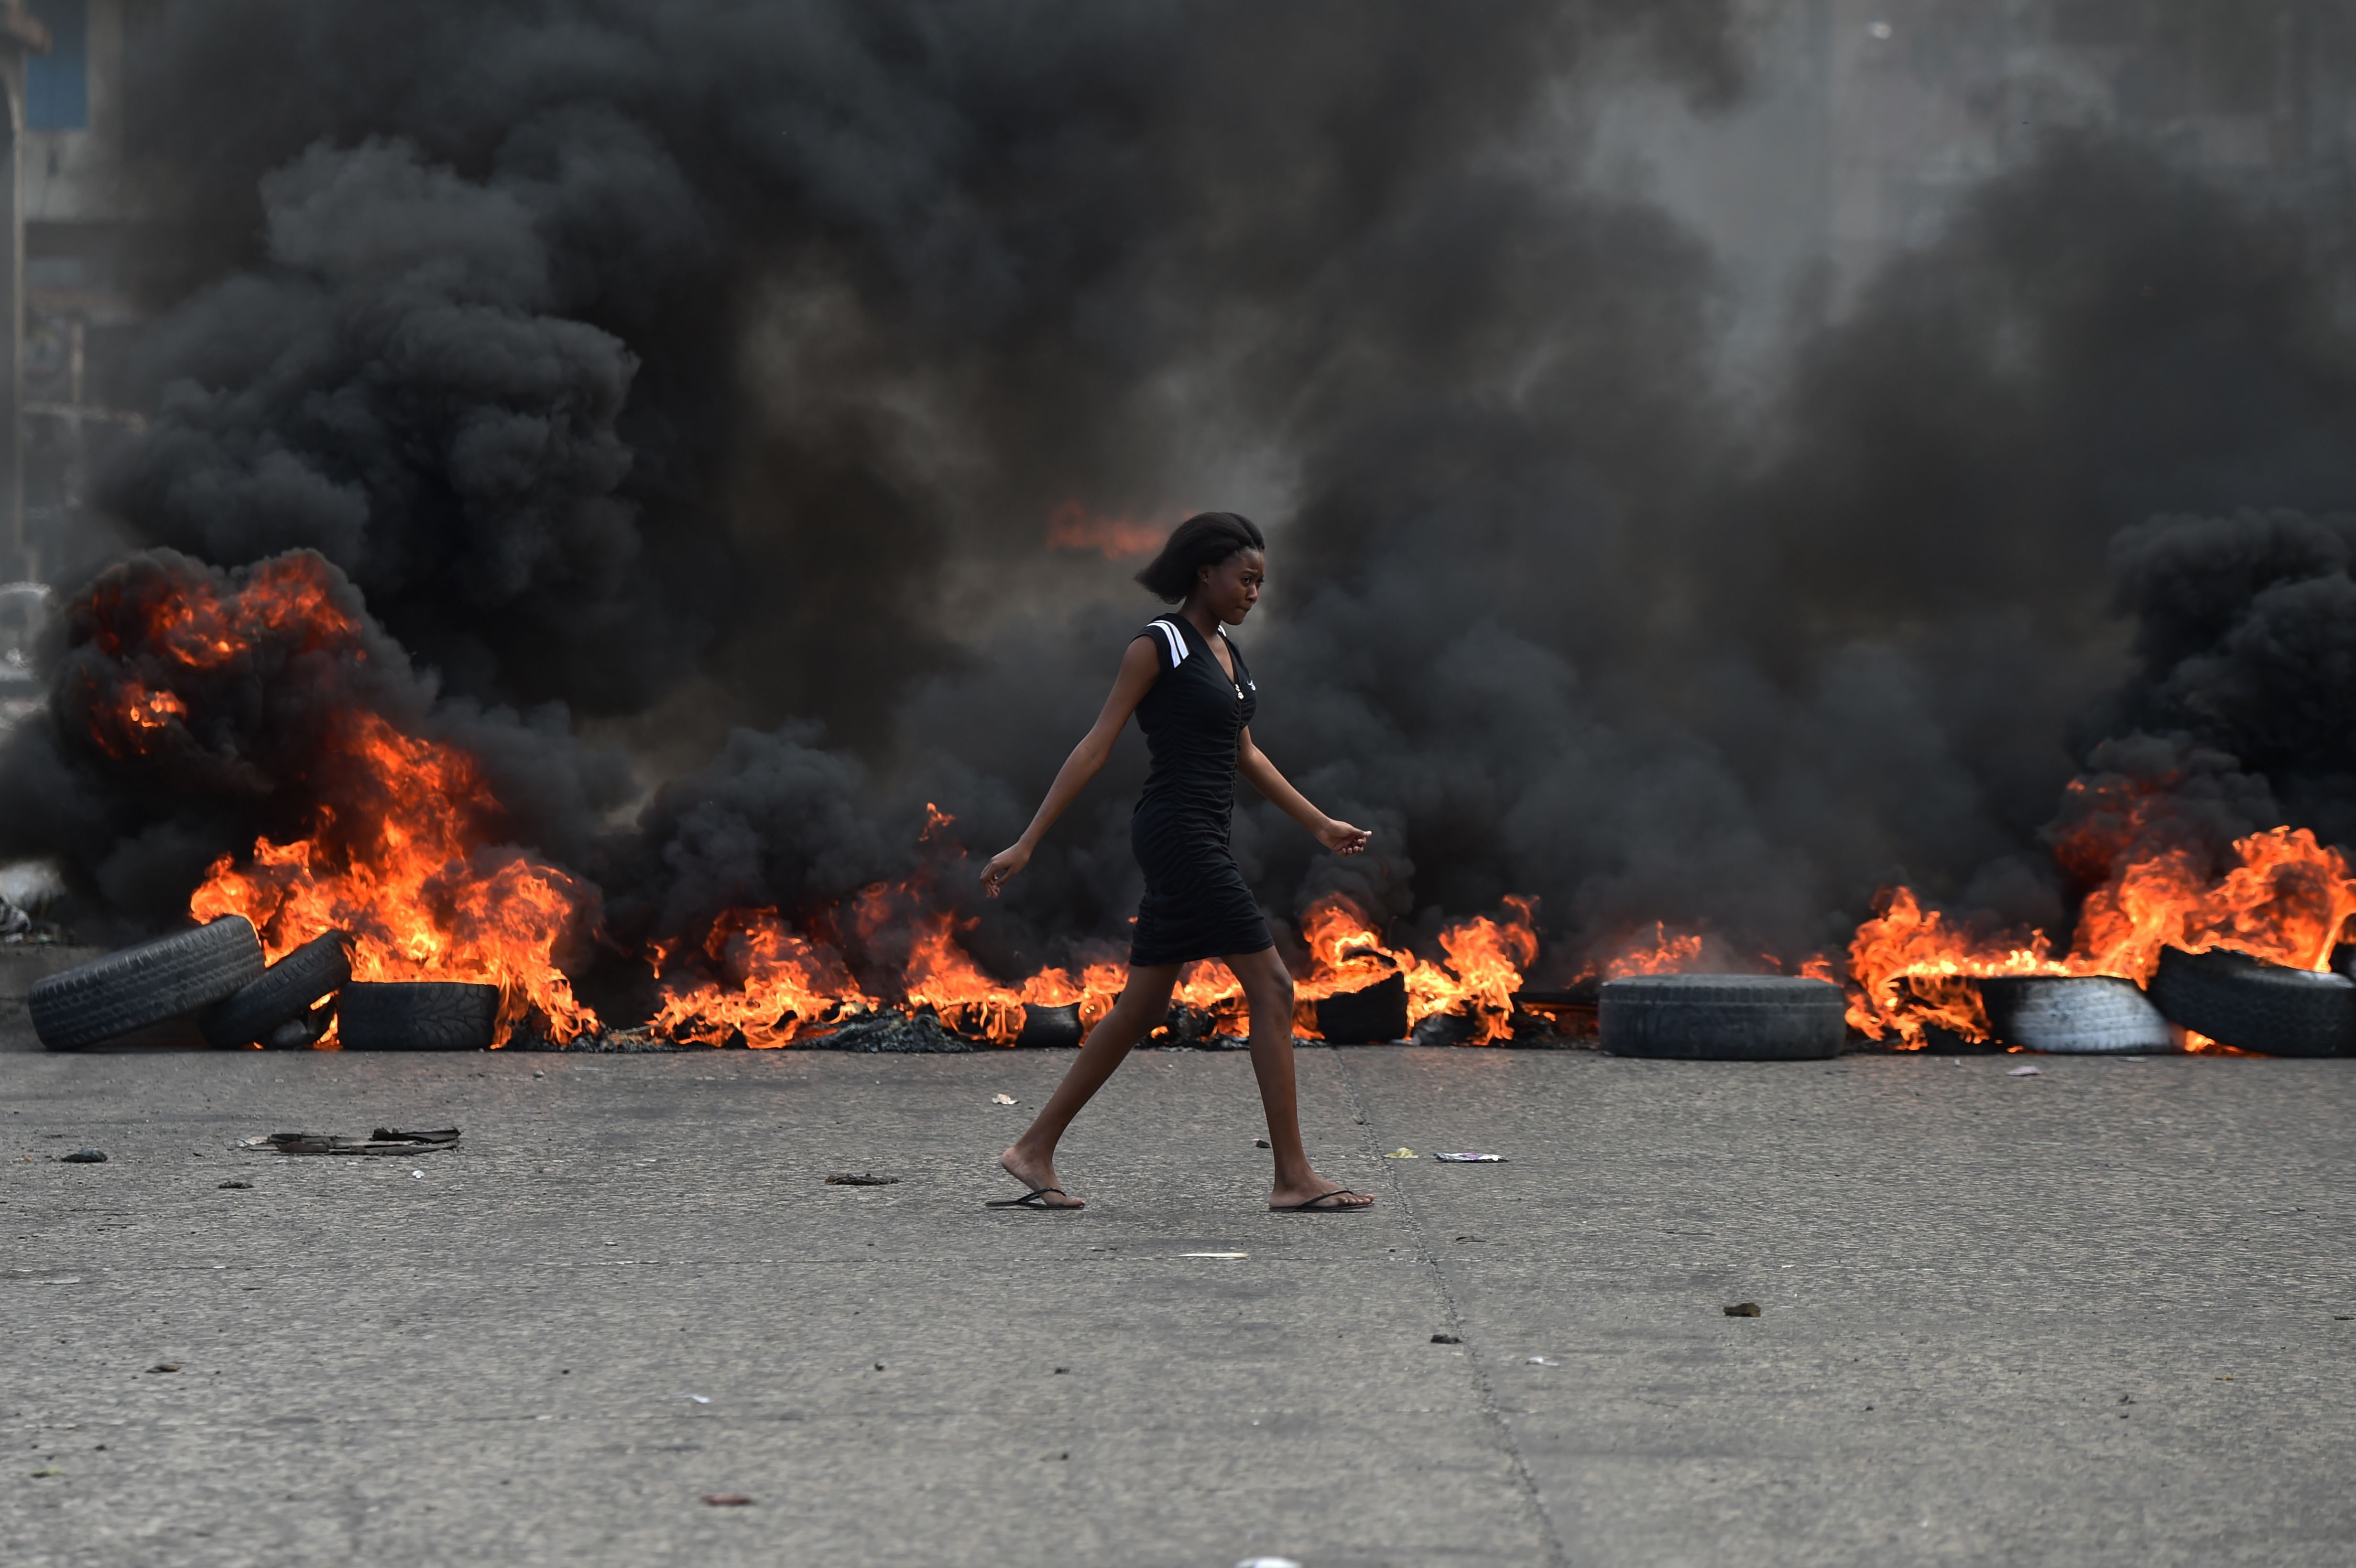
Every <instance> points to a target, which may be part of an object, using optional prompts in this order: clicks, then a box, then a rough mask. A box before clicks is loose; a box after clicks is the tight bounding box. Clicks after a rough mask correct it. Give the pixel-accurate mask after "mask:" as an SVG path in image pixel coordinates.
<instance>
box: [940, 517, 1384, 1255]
mask: <svg viewBox="0 0 2356 1568" xmlns="http://www.w3.org/2000/svg"><path fill="white" fill-rule="evenodd" d="M1267 551H1268V541H1267V540H1266V539H1263V538H1262V537H1261V535H1260V531H1259V529H1258V527H1256V526H1255V525H1254V524H1253V523H1252V522H1251V520H1250V519H1249V518H1248V517H1237V515H1236V514H1235V513H1233V512H1204V513H1202V514H1200V515H1199V516H1196V517H1189V518H1187V519H1186V520H1185V521H1184V522H1183V523H1181V524H1179V525H1178V529H1177V531H1176V532H1175V533H1173V534H1172V535H1171V536H1170V540H1169V542H1168V543H1167V544H1165V545H1163V546H1162V553H1161V554H1160V555H1158V556H1156V557H1154V558H1153V560H1152V563H1151V565H1149V566H1147V567H1146V569H1145V570H1144V571H1141V572H1139V573H1138V574H1137V580H1138V581H1140V582H1142V583H1143V584H1145V586H1146V587H1148V588H1150V589H1151V590H1152V591H1153V592H1155V593H1156V594H1158V595H1160V596H1161V598H1162V601H1163V602H1164V603H1173V604H1177V605H1178V606H1179V608H1178V611H1177V613H1175V614H1171V615H1165V616H1163V617H1162V619H1160V620H1158V621H1155V622H1153V623H1152V624H1150V625H1148V626H1147V627H1146V628H1145V629H1144V630H1143V631H1141V632H1140V633H1138V634H1137V636H1136V637H1135V638H1134V639H1133V640H1132V641H1131V642H1130V645H1129V651H1128V652H1127V653H1126V654H1124V655H1123V656H1121V661H1120V674H1119V677H1116V678H1115V679H1114V681H1113V687H1112V695H1111V696H1110V697H1108V698H1106V699H1105V705H1104V711H1103V712H1101V713H1099V714H1098V715H1097V721H1096V727H1095V728H1094V729H1092V730H1090V731H1088V732H1087V736H1086V737H1085V738H1084V739H1082V741H1080V743H1079V744H1078V745H1077V746H1076V747H1074V748H1073V750H1072V754H1071V756H1070V757H1069V758H1067V759H1066V761H1065V763H1064V765H1063V768H1062V769H1061V771H1059V772H1058V773H1056V774H1055V784H1054V785H1053V786H1052V787H1050V788H1049V789H1048V791H1047V798H1046V799H1045V800H1044V801H1043V802H1041V803H1040V805H1039V812H1038V815H1037V816H1033V818H1032V819H1031V826H1030V827H1026V828H1024V829H1023V837H1021V838H1018V839H1017V840H1015V842H1014V844H1013V845H1012V847H1011V848H1006V849H1002V850H1001V851H999V853H998V854H997V855H996V856H994V857H992V858H991V862H990V864H989V865H988V866H987V867H986V868H984V869H983V870H982V873H981V880H982V882H983V885H984V886H985V887H987V889H988V890H989V892H990V896H991V897H992V898H996V897H997V896H998V891H999V889H1000V888H1001V887H1003V886H1004V885H1005V882H1006V879H1007V878H1009V877H1012V876H1013V875H1014V874H1015V873H1016V872H1018V871H1020V870H1022V869H1023V867H1024V866H1026V865H1028V864H1030V861H1031V855H1032V852H1033V850H1034V849H1036V848H1038V846H1039V840H1040V838H1041V837H1044V835H1045V833H1046V831H1047V829H1048V827H1051V826H1052V825H1053V824H1054V823H1055V818H1057V817H1058V816H1062V815H1063V814H1064V808H1065V807H1066V806H1068V805H1071V804H1072V801H1073V799H1074V798H1075V797H1076V796H1077V795H1079V793H1080V791H1081V790H1083V789H1085V788H1087V783H1088V781H1089V780H1090V779H1092V778H1094V777H1096V775H1097V773H1098V770H1099V769H1101V768H1102V767H1103V766H1104V764H1105V759H1106V757H1108V756H1109V755H1110V754H1111V752H1112V743H1113V741H1114V740H1115V739H1116V738H1117V737H1118V736H1119V734H1120V731H1121V726H1122V725H1124V724H1126V723H1128V722H1129V716H1130V714H1131V713H1132V712H1133V713H1135V714H1136V715H1137V720H1138V723H1139V725H1140V726H1141V727H1142V728H1143V730H1144V731H1145V739H1146V743H1147V746H1148V748H1149V749H1150V750H1151V753H1152V758H1153V764H1152V767H1151V770H1150V771H1149V772H1148V773H1147V774H1146V779H1145V790H1144V793H1143V794H1142V795H1140V796H1139V798H1138V803H1137V814H1136V816H1135V817H1134V818H1132V820H1131V823H1130V835H1129V837H1130V848H1132V849H1133V850H1134V851H1135V852H1136V855H1137V863H1138V864H1139V865H1140V866H1141V867H1142V868H1143V869H1144V871H1145V897H1144V899H1143V900H1142V901H1141V902H1140V903H1139V904H1138V906H1137V931H1136V934H1135V936H1134V937H1133V938H1132V939H1131V942H1130V954H1129V985H1128V987H1127V988H1126V989H1124V990H1123V991H1122V992H1121V994H1120V999H1119V1001H1117V1002H1115V1003H1114V1004H1113V1008H1112V1011H1110V1012H1108V1013H1107V1014H1106V1015H1105V1016H1104V1017H1103V1018H1102V1019H1098V1022H1097V1026H1096V1028H1095V1029H1091V1030H1089V1031H1088V1038H1087V1043H1086V1044H1085V1045H1083V1046H1082V1047H1081V1048H1080V1054H1079V1057H1078V1059H1077V1060H1076V1061H1074V1062H1073V1063H1072V1066H1071V1071H1070V1072H1066V1073H1065V1074H1064V1081H1063V1083H1060V1084H1058V1085H1057V1086H1056V1088H1055V1094H1054V1095H1053V1096H1052V1097H1051V1098H1050V1099H1049V1100H1048V1102H1047V1104H1046V1105H1045V1106H1044V1107H1043V1108H1042V1109H1041V1111H1040V1112H1039V1115H1038V1119H1037V1120H1035V1121H1033V1123H1032V1124H1031V1126H1030V1129H1029V1130H1028V1131H1026V1132H1025V1133H1023V1136H1022V1137H1020V1138H1018V1139H1017V1140H1015V1144H1014V1147H1012V1148H1010V1149H1008V1150H1007V1151H1006V1152H1005V1153H1004V1154H1003V1155H1001V1156H1000V1157H999V1161H998V1163H999V1164H1001V1165H1002V1166H1004V1167H1005V1168H1006V1171H1007V1174H1008V1175H1010V1176H1012V1177H1013V1178H1014V1179H1016V1180H1018V1181H1020V1182H1022V1183H1023V1186H1025V1187H1027V1188H1029V1189H1030V1190H1029V1191H1028V1192H1026V1193H1025V1194H1024V1195H1023V1196H1022V1197H1020V1198H1010V1199H1007V1200H1004V1201H1003V1202H1001V1203H994V1204H992V1205H991V1207H992V1208H1024V1209H1077V1208H1081V1207H1083V1205H1082V1203H1081V1201H1080V1200H1078V1199H1076V1198H1073V1197H1071V1196H1069V1195H1067V1194H1066V1192H1065V1191H1064V1189H1063V1188H1062V1187H1060V1186H1058V1185H1057V1183H1056V1176H1055V1146H1056V1144H1057V1143H1058V1142H1060V1141H1061V1140H1062V1138H1063V1136H1064V1129H1065V1128H1066V1127H1068V1126H1070V1125H1071V1124H1072V1118H1073V1117H1074V1116H1076V1115H1079V1113H1080V1107H1081V1106H1083V1105H1085V1104H1087V1103H1088V1101H1089V1100H1091V1099H1093V1098H1094V1097H1095V1095H1096V1092H1097V1091H1098V1090H1099V1089H1101V1088H1103V1087H1104V1085H1105V1081H1106V1080H1107V1079H1108V1078H1110V1077H1111V1076H1112V1074H1113V1070H1114V1069H1116V1068H1118V1067H1119V1065H1120V1064H1121V1061H1122V1060H1123V1059H1124V1058H1126V1057H1127V1056H1128V1055H1129V1053H1130V1049H1131V1048H1132V1047H1134V1046H1135V1045H1136V1044H1137V1042H1138V1041H1139V1040H1143V1039H1144V1038H1145V1036H1146V1035H1147V1034H1148V1033H1149V1032H1151V1030H1152V1029H1155V1028H1156V1027H1158V1026H1159V1025H1160V1024H1161V1023H1162V1020H1163V1019H1165V1018H1166V1017H1168V1016H1169V1012H1170V990H1171V987H1173V986H1174V985H1176V984H1177V981H1178V969H1179V966H1180V965H1183V964H1191V963H1194V962H1195V961H1196V960H1198V959H1205V958H1216V959H1218V960H1220V961H1221V962H1222V963H1224V964H1226V966H1227V968H1228V970H1229V972H1230V973H1232V974H1233V975H1234V976H1235V977H1236V979H1237V981H1238V982H1239V983H1241V985H1242V986H1243V990H1244V998H1245V1000H1246V1001H1247V1002H1248V1004H1249V1006H1250V1008H1251V1057H1252V1072H1253V1073H1254V1075H1255V1076H1257V1077H1258V1080H1259V1097H1260V1104H1261V1105H1262V1106H1263V1107H1265V1109H1266V1110H1267V1113H1268V1141H1269V1147H1271V1148H1272V1149H1273V1150H1274V1151H1275V1156H1276V1182H1275V1187H1274V1189H1273V1190H1271V1191H1270V1192H1269V1200H1268V1206H1269V1208H1270V1209H1273V1210H1281V1211H1293V1212H1331V1211H1337V1210H1347V1209H1363V1208H1365V1206H1366V1205H1368V1204H1370V1203H1372V1202H1373V1201H1374V1200H1373V1199H1372V1198H1369V1197H1367V1196H1365V1195H1364V1194H1363V1193H1357V1192H1352V1191H1351V1190H1349V1189H1347V1188H1345V1187H1344V1186H1342V1185H1341V1184H1340V1183H1338V1182H1333V1181H1328V1180H1326V1179H1324V1178H1323V1177H1322V1176H1319V1175H1318V1174H1317V1172H1316V1171H1315V1170H1313V1169H1312V1168H1310V1165H1309V1156H1308V1154H1307V1152H1306V1151H1304V1150H1303V1149H1302V1148H1301V1118H1300V1115H1299V1113H1298V1110H1297V1106H1296V1102H1295V1099H1294V1093H1293V1080H1292V976H1290V974H1288V973H1286V971H1285V967H1284V965H1283V962H1282V961H1281V960H1280V959H1279V958H1278V957H1277V955H1276V944H1275V943H1274V942H1272V941H1271V940H1270V939H1269V933H1268V923H1267V922H1266V921H1264V920H1262V919H1261V918H1260V912H1259V906H1258V904H1256V903H1254V902H1253V901H1252V896H1251V890H1250V889H1248V888H1247V887H1246V886H1244V879H1243V874H1242V873H1241V872H1239V871H1237V869H1236V862H1235V859H1234V857H1233V856H1231V855H1230V854H1228V852H1227V825H1228V822H1229V820H1230V818H1232V817H1233V816H1234V815H1235V804H1236V777H1237V774H1238V773H1240V774H1241V775H1242V776H1243V777H1245V778H1247V779H1248V780H1250V781H1251V784H1252V787H1253V788H1255V789H1257V790H1258V791H1259V792H1260V794H1262V795H1266V796H1267V797H1268V798H1269V799H1270V800H1272V801H1274V802H1275V803H1276V804H1277V805H1280V806H1281V807H1282V808H1283V810H1284V813H1285V815H1286V816H1290V817H1291V818H1292V819H1293V820H1294V821H1295V822H1298V823H1300V824H1301V826H1302V827H1306V828H1307V829H1309V831H1310V832H1311V833H1312V834H1314V835H1316V837H1317V841H1318V842H1319V843H1321V844H1323V845H1324V846H1325V847H1326V848H1328V849H1331V850H1333V852H1334V853H1336V854H1340V855H1355V854H1357V853H1358V852H1359V851H1360V850H1362V849H1364V848H1365V847H1366V839H1367V837H1368V834H1367V832H1366V830H1365V829H1364V828H1360V827H1351V826H1350V825H1349V824H1348V823H1346V822H1339V821H1336V820H1335V819H1334V818H1333V817H1330V816H1326V815H1325V814H1324V813H1323V812H1322V811H1320V810H1318V809H1317V808H1316V807H1315V806H1313V805H1310V804H1309V802H1308V800H1307V799H1305V798H1304V797H1303V796H1302V795H1301V792H1300V791H1299V790H1297V789H1295V788H1293V787H1292V785H1291V784H1289V783H1288V782H1286V780H1285V777H1284V775H1283V774H1282V773H1279V772H1277V771H1276V764H1275V763H1271V762H1269V760H1268V758H1267V756H1266V755H1264V754H1263V753H1262V752H1261V751H1260V749H1259V748H1258V746H1255V745H1253V744H1252V738H1251V720H1252V714H1253V712H1254V710H1255V709H1257V708H1258V704H1259V697H1258V688H1256V687H1255V686H1253V684H1252V678H1251V671H1250V669H1249V668H1248V667H1246V666H1245V664H1244V661H1243V656H1242V655H1241V654H1240V653H1238V652H1237V650H1236V646H1235V645H1234V644H1233V643H1231V642H1229V641H1228V640H1227V635H1226V631H1225V630H1224V627H1226V626H1239V625H1241V624H1243V620H1244V617H1245V616H1247V615H1248V614H1250V613H1251V610H1252V606H1253V605H1254V604H1256V603H1258V602H1259V589H1260V582H1261V580H1262V579H1263V577H1264V576H1265V575H1266V572H1267V568H1268V557H1267ZM1182 601H1183V603H1182Z"/></svg>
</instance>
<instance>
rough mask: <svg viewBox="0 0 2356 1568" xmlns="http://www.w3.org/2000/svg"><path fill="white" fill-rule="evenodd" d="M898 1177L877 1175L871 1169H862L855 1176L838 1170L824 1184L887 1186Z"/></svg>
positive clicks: (835, 1185)
mask: <svg viewBox="0 0 2356 1568" xmlns="http://www.w3.org/2000/svg"><path fill="white" fill-rule="evenodd" d="M897 1180H899V1178H898V1177H896V1176H878V1175H876V1174H875V1173H874V1172H873V1171H872V1170H862V1171H861V1172H860V1173H859V1174H858V1175H857V1176H853V1175H851V1173H850V1172H848V1171H842V1170H838V1171H836V1172H835V1173H834V1174H833V1175H832V1176H830V1177H828V1178H827V1179H826V1184H827V1185H828V1186H829V1187H889V1186H891V1185H892V1184H893V1183H894V1182H895V1181H897Z"/></svg>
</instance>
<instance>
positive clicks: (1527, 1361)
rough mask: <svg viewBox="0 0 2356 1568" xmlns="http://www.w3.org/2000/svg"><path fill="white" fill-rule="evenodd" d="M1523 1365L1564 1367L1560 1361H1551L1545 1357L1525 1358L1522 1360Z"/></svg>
mask: <svg viewBox="0 0 2356 1568" xmlns="http://www.w3.org/2000/svg"><path fill="white" fill-rule="evenodd" d="M1522 1364H1523V1365H1524V1366H1526V1367H1558V1366H1560V1365H1562V1363H1561V1362H1560V1361H1549V1360H1547V1359H1546V1358H1545V1357H1544V1356H1524V1357H1523V1358H1522Z"/></svg>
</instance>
